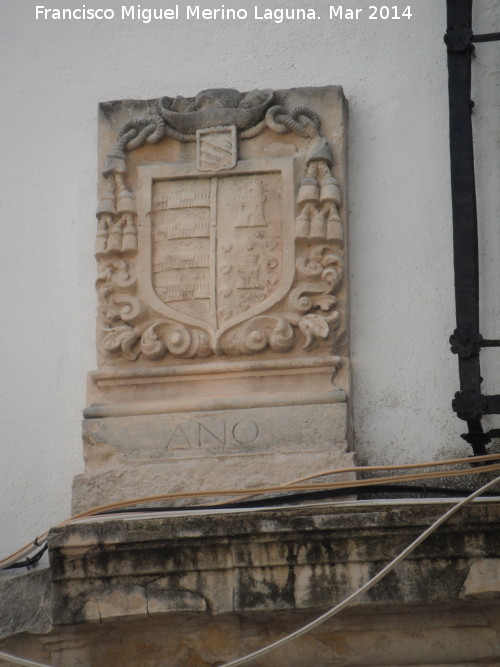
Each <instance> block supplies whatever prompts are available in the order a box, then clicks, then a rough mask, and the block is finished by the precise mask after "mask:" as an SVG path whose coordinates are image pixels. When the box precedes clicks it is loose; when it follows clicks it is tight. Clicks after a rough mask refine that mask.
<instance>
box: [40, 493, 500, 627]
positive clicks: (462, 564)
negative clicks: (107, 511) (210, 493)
mask: <svg viewBox="0 0 500 667" xmlns="http://www.w3.org/2000/svg"><path fill="white" fill-rule="evenodd" d="M445 507H446V506H445V504H444V503H440V504H436V505H431V504H424V505H422V504H419V503H408V504H406V505H402V506H401V507H397V506H396V507H395V506H392V505H388V506H384V505H381V506H374V507H372V508H369V509H364V508H363V507H358V506H350V505H345V506H344V507H339V508H337V507H335V506H331V505H324V506H315V507H300V508H293V509H288V510H262V511H252V512H245V511H230V512H222V513H221V512H219V513H208V512H203V513H201V514H196V513H195V514H193V513H189V512H188V513H186V512H181V513H180V514H179V515H175V516H162V517H151V518H144V519H143V518H137V519H134V518H130V519H129V518H127V520H126V521H121V520H117V519H108V520H105V521H100V522H98V523H85V524H83V525H74V526H68V527H65V528H61V529H56V530H54V531H53V532H52V534H51V539H50V553H51V563H52V568H53V604H54V608H53V614H54V621H55V622H56V623H62V624H67V623H74V622H75V621H78V622H92V621H96V620H99V619H101V620H102V619H105V618H109V619H113V618H118V617H120V616H122V615H124V614H125V613H126V612H127V610H132V608H133V611H128V613H129V614H133V615H147V614H149V615H151V614H154V613H164V612H166V611H169V610H176V611H183V612H190V611H194V610H197V611H203V610H206V611H209V612H210V613H211V614H223V613H229V612H248V611H265V610H276V609H315V608H320V607H327V606H328V605H330V604H332V602H334V601H340V600H341V599H343V598H344V597H346V596H347V595H349V594H350V593H351V592H353V591H354V590H356V589H357V588H358V587H359V586H360V585H362V584H363V583H364V582H365V581H366V580H368V579H369V578H370V577H371V576H373V575H374V574H375V573H376V572H377V571H378V570H380V569H381V568H382V566H383V565H385V564H386V563H387V562H388V561H389V560H391V559H392V558H393V557H394V556H396V555H397V554H398V553H399V552H400V551H402V550H403V548H404V547H406V546H407V545H408V544H409V543H410V542H411V541H412V540H413V539H414V538H415V537H416V536H417V535H418V534H419V533H420V532H422V530H423V529H424V528H425V527H427V526H428V525H429V524H430V523H431V522H432V521H433V520H434V519H435V518H437V516H439V515H441V514H442V513H443V511H444V508H445ZM499 524H500V521H499V508H498V507H497V506H495V505H493V504H485V505H478V506H473V507H470V508H468V509H467V510H465V513H464V516H462V517H455V518H453V519H452V520H451V521H450V522H449V523H447V524H445V526H443V527H441V528H440V529H439V530H438V531H437V533H436V534H435V535H433V536H431V537H430V538H429V539H428V540H427V541H426V542H425V543H424V544H423V545H422V546H421V547H419V549H418V550H417V551H415V552H414V553H413V554H411V556H410V557H409V558H407V559H406V560H405V561H404V562H403V563H402V564H400V566H399V567H398V568H397V569H396V570H395V571H394V572H392V573H391V574H390V575H389V576H388V577H387V578H386V579H384V580H383V581H382V582H380V583H379V584H378V585H377V586H376V587H375V588H373V589H371V590H370V591H369V592H368V593H366V594H365V596H364V597H363V598H362V600H361V602H360V603H359V604H361V605H369V606H379V605H388V604H389V605H390V604H403V605H405V604H406V605H414V604H430V605H433V604H446V603H449V602H451V601H455V600H459V598H460V593H461V590H462V587H463V586H464V581H465V580H466V579H467V577H468V576H469V577H470V568H471V563H472V564H473V563H475V562H477V559H478V557H480V558H482V559H483V560H484V561H485V564H484V565H483V566H482V567H483V569H484V568H485V567H489V566H487V565H486V563H490V565H491V562H492V561H493V562H495V561H496V560H497V559H498V549H499V541H498V530H499ZM490 559H492V560H490ZM474 567H475V566H474ZM495 586H496V584H495V582H493V584H492V590H493V591H494V590H495ZM469 588H470V586H469ZM150 603H151V606H149V604H150ZM155 609H156V610H157V611H156V612H155V611H154V610H155Z"/></svg>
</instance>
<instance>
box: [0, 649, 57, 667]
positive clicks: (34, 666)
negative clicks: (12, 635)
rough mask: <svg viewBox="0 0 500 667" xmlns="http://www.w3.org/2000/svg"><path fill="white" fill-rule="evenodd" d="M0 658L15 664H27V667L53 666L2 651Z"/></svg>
mask: <svg viewBox="0 0 500 667" xmlns="http://www.w3.org/2000/svg"><path fill="white" fill-rule="evenodd" d="M0 658H1V659H2V660H6V661H7V662H11V663H12V664H14V665H27V667H52V665H47V664H46V663H45V662H36V661H35V660H26V658H18V657H17V656H16V655H11V654H10V653H2V651H0Z"/></svg>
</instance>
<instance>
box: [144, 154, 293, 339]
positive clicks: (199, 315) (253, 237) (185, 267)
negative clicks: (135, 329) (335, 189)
mask: <svg viewBox="0 0 500 667" xmlns="http://www.w3.org/2000/svg"><path fill="white" fill-rule="evenodd" d="M138 171H139V181H140V187H139V188H138V190H139V193H140V196H139V201H138V205H139V206H138V208H139V210H138V213H139V220H140V223H139V245H140V247H141V249H142V251H143V252H142V253H140V254H142V262H141V266H140V269H139V286H140V292H141V294H142V298H143V299H144V301H145V302H146V303H147V304H148V305H149V306H150V307H151V308H153V309H154V310H156V311H157V312H158V313H160V314H162V315H164V316H166V317H168V318H169V319H171V320H173V321H177V322H181V323H183V324H187V325H194V326H197V327H200V328H202V329H204V330H205V331H206V332H207V333H208V334H209V335H210V338H211V339H212V341H213V342H214V344H215V343H216V342H217V341H218V339H219V338H220V336H221V335H222V334H223V333H224V332H226V331H228V330H229V329H231V328H232V327H233V326H235V325H237V324H240V323H241V322H244V321H245V320H247V319H249V318H250V317H254V316H256V315H259V314H261V313H263V312H265V311H267V310H268V309H270V308H271V307H272V306H273V305H274V304H275V303H277V302H278V301H279V300H280V299H282V298H283V297H284V296H285V295H286V294H287V293H288V291H289V289H290V287H291V285H292V281H293V277H294V270H295V266H294V159H293V158H274V159H273V158H269V159H267V158H264V159H255V160H243V161H240V162H238V165H237V166H236V167H235V168H234V169H231V170H230V171H225V172H220V171H218V172H216V171H214V172H207V171H203V172H200V171H197V170H195V169H194V168H193V165H187V164H170V165H151V166H142V167H139V169H138Z"/></svg>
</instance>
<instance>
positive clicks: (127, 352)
mask: <svg viewBox="0 0 500 667" xmlns="http://www.w3.org/2000/svg"><path fill="white" fill-rule="evenodd" d="M139 337H140V336H139V334H138V333H137V332H136V331H135V329H133V328H132V327H130V326H128V324H123V325H122V326H118V327H115V328H113V329H111V330H108V333H107V334H106V335H105V336H104V339H103V347H104V350H105V351H106V352H107V353H108V354H111V355H112V354H120V353H121V354H122V355H123V357H124V358H125V359H127V361H135V360H136V359H137V358H138V356H139V353H140V350H133V349H132V348H133V346H134V345H135V343H136V342H137V341H138V340H139Z"/></svg>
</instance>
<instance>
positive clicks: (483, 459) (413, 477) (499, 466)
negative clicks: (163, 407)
mask: <svg viewBox="0 0 500 667" xmlns="http://www.w3.org/2000/svg"><path fill="white" fill-rule="evenodd" d="M499 457H500V455H498V454H487V455H485V456H477V457H473V458H472V459H471V458H461V459H447V460H444V461H431V462H424V463H418V464H417V463H407V464H403V465H401V466H397V465H396V466H395V465H390V466H363V467H352V468H339V469H336V470H334V471H322V472H320V473H316V474H312V475H308V476H306V477H305V478H304V479H305V480H307V479H312V478H314V477H321V476H325V475H329V474H341V473H346V472H360V471H366V470H370V471H375V470H377V471H380V470H404V469H415V468H428V467H438V466H443V465H458V464H460V463H469V464H470V463H471V462H474V463H487V462H489V461H499ZM497 470H500V461H499V462H498V463H495V464H490V465H484V466H481V467H478V468H474V469H472V470H471V469H466V470H445V471H441V470H439V471H436V472H428V473H418V474H409V475H408V474H407V475H394V476H392V477H374V478H368V479H361V480H350V481H341V482H325V483H321V482H319V483H315V484H303V483H302V482H300V483H296V482H293V483H287V484H282V485H280V486H277V485H272V486H265V487H258V488H254V489H214V490H207V491H181V492H176V493H165V494H160V495H155V496H145V497H141V498H131V499H127V500H121V501H117V502H114V503H108V504H106V505H101V506H99V507H94V508H92V509H90V510H85V511H84V512H79V513H78V514H75V515H74V516H72V517H70V518H69V519H66V520H65V521H62V522H61V523H59V524H57V525H56V526H55V527H56V528H57V527H62V526H66V525H68V524H70V523H72V522H74V521H77V520H78V519H82V518H87V517H90V516H93V515H95V514H102V513H103V512H108V511H112V510H115V509H120V508H122V507H129V506H131V505H141V504H145V503H152V502H159V501H163V500H181V499H185V498H204V497H205V498H207V497H212V496H218V495H222V496H244V495H249V494H251V495H252V496H256V495H261V494H266V493H272V492H276V491H280V492H283V491H319V490H323V489H332V490H333V489H349V488H352V487H354V486H370V485H373V484H386V483H387V484H392V483H395V482H401V481H418V480H422V479H432V478H436V477H464V476H468V475H477V474H483V473H488V472H494V471H497ZM47 536H48V531H46V532H44V533H42V534H41V535H39V536H37V537H36V538H35V540H34V541H32V542H29V543H28V544H26V545H25V546H24V547H21V548H20V549H18V550H17V551H15V552H14V553H13V554H11V555H10V556H7V557H5V558H3V559H1V560H0V570H1V569H4V568H5V567H8V565H10V564H12V563H15V562H16V561H18V560H20V559H21V558H22V557H23V556H26V555H28V554H29V553H31V552H32V551H34V550H35V549H36V548H37V547H38V546H41V544H42V543H43V542H45V541H46V539H47Z"/></svg>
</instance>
